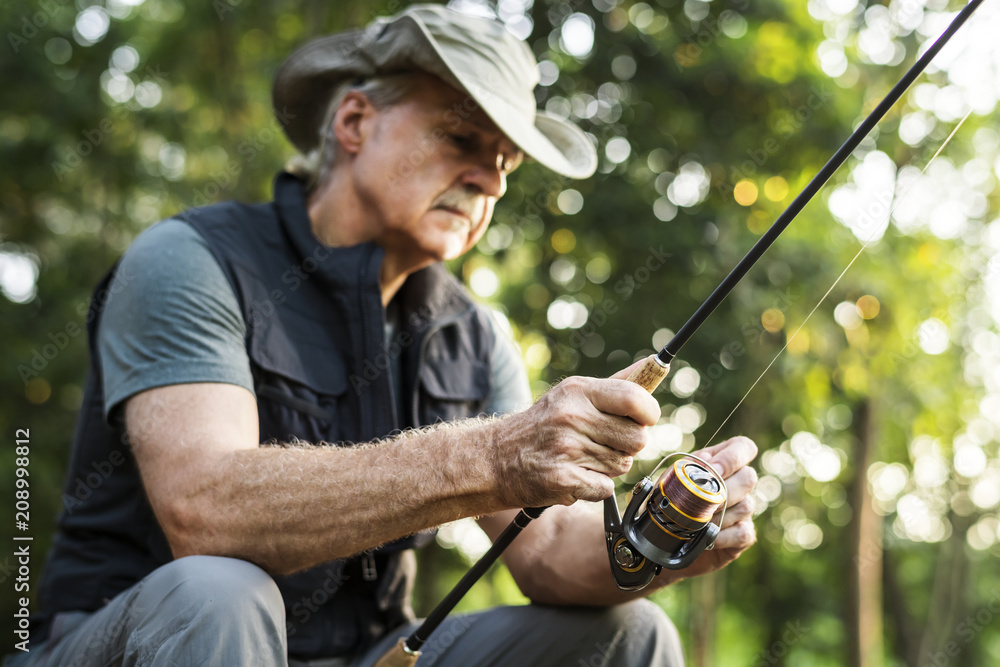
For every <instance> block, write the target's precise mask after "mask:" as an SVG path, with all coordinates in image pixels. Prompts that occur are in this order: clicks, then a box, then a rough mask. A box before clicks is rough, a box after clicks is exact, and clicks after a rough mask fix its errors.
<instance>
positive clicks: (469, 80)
mask: <svg viewBox="0 0 1000 667" xmlns="http://www.w3.org/2000/svg"><path fill="white" fill-rule="evenodd" d="M413 69H419V70H423V71H425V72H429V73H431V74H434V75H436V76H438V77H439V78H441V79H442V80H444V81H445V82H446V83H448V84H450V85H451V86H453V87H455V88H457V89H458V90H461V91H464V92H466V93H468V94H469V95H470V96H471V97H472V99H473V100H475V102H476V103H478V105H479V106H480V108H482V110H483V111H484V112H485V113H486V114H487V115H488V116H489V117H490V118H491V119H492V120H493V122H494V123H496V125H497V127H499V128H500V129H501V130H502V131H503V132H504V133H505V134H506V135H507V136H508V137H509V138H510V140H511V141H513V142H514V143H515V144H517V146H518V147H519V148H520V149H521V150H523V151H524V152H525V153H526V154H528V155H529V156H531V157H532V158H534V159H535V160H537V161H538V162H540V163H541V164H543V165H544V166H546V167H548V168H549V169H551V170H552V171H554V172H556V173H558V174H562V175H563V176H567V177H569V178H587V177H588V176H590V175H591V174H593V173H594V170H595V169H596V168H597V152H596V151H595V150H594V145H593V143H592V142H591V141H590V139H589V138H588V137H587V135H586V134H584V133H583V131H582V130H580V128H578V127H577V126H575V125H573V124H572V123H569V122H567V121H565V120H562V119H559V118H556V117H554V116H551V115H549V114H547V113H546V112H545V111H542V110H539V109H536V108H535V96H534V93H533V90H534V88H535V86H536V85H537V84H538V66H537V63H536V61H535V58H534V56H533V55H532V53H531V50H530V49H529V48H528V46H527V45H526V44H525V43H524V42H523V41H521V40H520V39H518V38H517V37H515V36H514V35H513V34H511V33H510V32H509V31H508V30H507V29H506V28H505V27H504V25H503V24H502V23H500V22H499V21H493V20H490V19H484V18H480V17H477V16H470V15H467V14H462V13H460V12H457V11H454V10H451V9H448V8H446V7H444V6H442V5H430V4H422V5H413V6H411V7H409V8H407V9H406V10H404V11H402V12H400V13H399V14H396V15H395V16H389V17H384V18H379V19H376V20H375V21H374V22H373V23H372V24H371V25H369V26H368V27H367V28H363V29H358V30H352V31H349V32H344V33H338V34H336V35H330V36H329V37H323V38H320V39H317V40H314V41H312V42H309V43H308V44H306V45H305V46H303V47H302V48H300V49H299V50H298V51H296V52H295V53H293V54H292V55H291V56H289V58H288V60H286V61H285V63H284V64H283V65H282V66H281V69H280V70H278V74H277V76H276V77H275V80H274V90H273V101H274V108H275V110H276V111H278V118H279V119H281V121H282V125H283V127H284V129H285V133H286V134H287V135H288V138H289V139H291V141H292V143H293V144H295V146H296V147H297V148H298V149H299V150H301V151H302V152H303V153H308V152H309V151H310V150H312V149H313V148H316V146H317V145H318V143H319V126H320V124H321V123H322V122H323V115H324V112H325V110H326V106H327V104H328V102H329V100H330V97H331V95H332V94H333V91H334V89H336V87H337V86H338V85H339V84H341V83H343V82H344V81H350V80H353V79H361V78H364V77H370V76H374V75H379V74H391V73H394V72H402V71H406V70H413Z"/></svg>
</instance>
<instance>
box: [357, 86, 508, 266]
mask: <svg viewBox="0 0 1000 667" xmlns="http://www.w3.org/2000/svg"><path fill="white" fill-rule="evenodd" d="M415 76H418V77H419V78H420V80H419V81H417V82H416V86H415V88H414V92H412V93H411V94H410V95H409V96H408V97H407V98H406V99H404V100H403V101H401V102H399V103H398V104H396V105H393V106H391V107H388V108H386V109H383V110H380V111H376V112H375V113H374V115H373V117H372V119H371V121H370V122H369V123H368V125H367V128H368V132H367V133H366V135H365V137H366V138H365V141H364V142H363V143H362V145H361V147H360V149H359V150H358V152H357V154H356V156H355V157H356V159H355V161H354V169H355V177H356V178H355V184H356V186H357V188H358V192H359V195H360V197H361V200H362V202H363V205H364V206H365V208H366V209H367V211H366V213H367V214H369V215H370V216H371V220H372V224H375V225H377V228H376V230H375V233H376V240H377V241H378V242H379V244H380V245H382V246H383V247H384V248H385V249H386V252H387V254H394V255H395V256H396V257H398V258H399V259H401V260H402V261H403V262H404V263H405V264H408V265H410V266H413V267H418V266H426V265H428V264H431V263H433V262H437V261H441V260H447V259H453V258H455V257H458V256H459V255H461V254H463V253H465V252H467V251H469V250H470V249H471V248H472V247H473V246H474V245H475V244H476V242H477V241H478V240H479V238H480V237H481V236H482V235H483V233H484V232H485V231H486V227H487V225H488V224H489V221H490V218H491V216H492V215H493V206H494V204H495V203H496V200H497V199H499V198H500V197H501V196H502V195H503V193H504V192H505V191H506V189H507V175H508V174H509V173H510V172H511V171H512V170H513V169H515V168H516V167H517V165H518V164H520V162H521V151H520V150H519V149H518V148H517V146H515V145H514V144H513V142H511V141H510V140H509V139H508V138H507V137H506V136H505V135H504V134H503V133H502V132H501V131H500V130H499V129H498V128H497V127H496V125H495V124H494V123H493V121H491V120H490V119H489V117H487V116H486V114H485V113H483V111H482V110H480V109H479V107H478V106H477V105H476V104H475V103H474V102H473V101H472V99H471V98H470V97H469V96H468V95H467V94H465V93H462V92H459V91H458V90H455V89H454V88H452V87H450V86H448V85H447V84H445V83H444V82H442V81H441V80H440V79H437V78H436V77H433V76H430V75H424V74H420V75H415Z"/></svg>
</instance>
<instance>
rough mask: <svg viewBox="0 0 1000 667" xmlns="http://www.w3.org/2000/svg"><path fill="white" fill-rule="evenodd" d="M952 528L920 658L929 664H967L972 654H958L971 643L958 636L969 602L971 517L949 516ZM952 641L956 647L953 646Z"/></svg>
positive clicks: (938, 569)
mask: <svg viewBox="0 0 1000 667" xmlns="http://www.w3.org/2000/svg"><path fill="white" fill-rule="evenodd" d="M948 520H949V521H950V522H951V525H952V534H951V537H950V538H949V539H948V540H947V541H946V542H944V543H943V544H942V545H941V549H940V550H938V562H937V565H936V567H935V572H934V588H933V592H932V596H931V604H930V606H929V607H928V613H927V622H926V624H925V626H924V638H923V642H922V643H921V645H920V657H921V658H922V659H923V660H925V661H931V660H934V661H938V662H940V660H946V661H950V662H949V664H956V665H965V664H972V663H969V662H966V660H967V659H968V655H961V653H960V652H959V653H958V654H956V653H955V651H954V650H953V649H957V650H959V651H961V650H964V649H965V648H966V646H967V643H968V642H967V641H966V640H965V639H964V638H959V637H956V631H957V628H958V624H959V623H961V620H960V619H961V618H962V617H963V615H964V614H963V610H964V609H965V607H966V605H967V603H966V587H967V585H968V583H967V582H968V572H969V561H968V559H967V558H966V557H965V534H966V531H968V529H969V526H970V524H971V521H970V520H969V519H968V518H967V517H958V516H955V515H954V514H952V515H949V516H948ZM949 642H952V643H953V644H954V646H953V647H950V646H949Z"/></svg>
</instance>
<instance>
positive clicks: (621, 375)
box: [611, 357, 648, 380]
mask: <svg viewBox="0 0 1000 667" xmlns="http://www.w3.org/2000/svg"><path fill="white" fill-rule="evenodd" d="M647 358H648V357H643V358H642V359H640V360H639V361H636V362H633V363H632V365H631V366H629V367H628V368H623V369H621V370H620V371H618V372H617V373H615V374H614V375H612V376H611V379H612V380H625V379H627V378H628V376H629V375H632V373H634V372H635V371H636V369H638V368H639V367H640V366H642V365H643V364H644V363H646V359H647Z"/></svg>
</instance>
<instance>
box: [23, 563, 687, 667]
mask: <svg viewBox="0 0 1000 667" xmlns="http://www.w3.org/2000/svg"><path fill="white" fill-rule="evenodd" d="M415 627H416V626H415V625H414V626H412V627H403V628H399V629H397V630H395V631H393V632H391V633H389V634H388V635H387V636H386V637H384V638H383V639H382V640H381V642H380V643H378V644H377V645H375V646H373V647H372V648H371V649H370V650H369V651H367V652H365V653H364V654H361V655H356V656H352V657H350V658H334V659H329V660H314V661H311V662H308V663H304V662H299V661H295V660H293V661H291V663H289V660H288V656H287V650H286V644H285V609H284V604H283V602H282V599H281V594H280V593H279V592H278V587H277V586H276V585H275V584H274V581H273V580H272V579H271V578H270V577H269V576H268V575H267V573H265V572H264V571H263V570H261V569H260V568H258V567H257V566H255V565H252V564H251V563H248V562H246V561H241V560H236V559H231V558H217V557H213V556H190V557H188V558H181V559H180V560H176V561H174V562H172V563H169V564H167V565H164V566H163V567H161V568H159V569H157V570H156V571H155V572H153V573H151V574H150V575H149V576H147V577H146V578H145V579H143V580H142V581H141V582H139V583H138V584H136V585H135V586H133V587H132V588H129V589H128V590H126V591H123V592H122V593H121V594H120V595H118V596H116V597H115V598H114V599H113V600H111V601H110V602H109V603H108V604H107V605H105V607H104V608H102V609H101V610H99V611H97V612H94V613H86V612H70V613H63V614H58V615H57V616H56V617H55V619H54V620H53V624H52V630H51V633H50V637H49V639H48V640H47V641H46V642H44V643H42V644H40V645H37V646H32V649H31V651H30V652H29V653H24V654H21V655H18V656H14V657H13V658H12V659H8V661H7V662H5V663H4V665H5V667H64V666H65V667H98V666H100V667H104V666H106V665H125V666H135V667H146V666H150V667H188V666H193V665H205V666H213V667H214V666H216V665H218V666H220V667H250V666H256V665H260V666H262V667H272V666H275V665H277V666H281V667H284V666H285V665H289V664H291V666H292V667H302V666H306V665H308V666H309V667H370V666H371V665H372V664H373V663H374V662H375V661H376V660H377V659H378V658H379V657H380V656H381V655H382V654H383V653H385V651H387V650H388V649H389V648H390V647H391V646H392V645H394V644H395V643H396V641H397V640H398V639H399V638H400V637H404V636H406V635H408V634H409V633H410V632H411V631H412V630H413V629H414V628H415ZM683 664H684V658H683V655H682V653H681V648H680V640H679V637H678V635H677V630H676V629H675V628H674V626H673V624H672V623H671V622H670V620H669V619H668V618H667V617H666V615H665V614H664V613H663V611H662V610H660V609H659V607H657V606H656V605H654V604H652V603H650V602H648V601H645V600H642V601H637V602H632V603H629V604H626V605H620V606H617V607H611V608H562V607H542V606H536V605H529V606H524V607H501V608H497V609H492V610H489V611H485V612H480V613H477V614H466V615H461V616H452V617H449V618H448V619H447V620H446V621H445V622H444V623H443V624H442V625H441V626H440V627H439V628H438V630H437V631H436V632H435V633H434V634H433V635H432V636H431V638H430V640H429V641H428V642H427V644H425V645H424V647H423V656H422V657H421V658H420V660H419V661H418V663H417V665H418V667H432V666H434V665H436V666H438V667H448V666H453V667H473V666H486V665H495V666H497V667H499V666H501V665H503V666H508V665H510V666H516V667H530V666H537V667H558V666H561V665H566V666H567V667H597V666H601V667H639V666H641V665H653V666H656V667H681V666H682V665H683Z"/></svg>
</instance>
